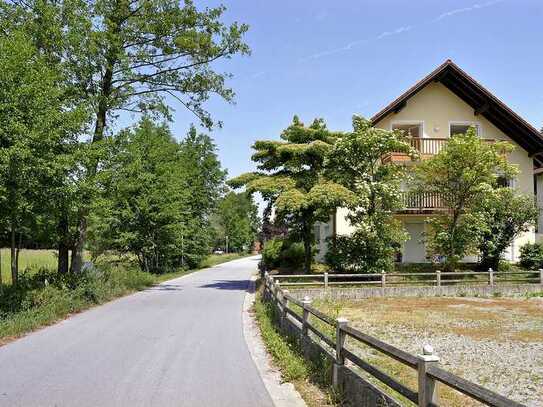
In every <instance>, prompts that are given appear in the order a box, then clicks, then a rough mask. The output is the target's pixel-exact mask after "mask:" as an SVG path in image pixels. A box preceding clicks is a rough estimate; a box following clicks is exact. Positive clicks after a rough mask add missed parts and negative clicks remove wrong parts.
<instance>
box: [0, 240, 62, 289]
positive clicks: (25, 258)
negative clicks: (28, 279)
mask: <svg viewBox="0 0 543 407" xmlns="http://www.w3.org/2000/svg"><path fill="white" fill-rule="evenodd" d="M0 257H1V259H0V266H1V268H2V282H3V283H4V284H11V265H10V262H11V257H10V254H9V249H8V248H4V249H0ZM57 264H58V261H57V254H56V251H55V250H28V249H22V250H21V252H20V253H19V272H24V271H25V270H29V272H33V271H37V270H39V269H40V268H47V269H51V270H54V269H56V268H57Z"/></svg>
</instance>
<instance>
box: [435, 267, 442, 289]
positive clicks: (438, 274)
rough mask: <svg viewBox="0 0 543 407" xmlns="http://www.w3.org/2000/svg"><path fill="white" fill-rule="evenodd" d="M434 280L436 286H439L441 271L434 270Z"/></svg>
mask: <svg viewBox="0 0 543 407" xmlns="http://www.w3.org/2000/svg"><path fill="white" fill-rule="evenodd" d="M436 282H437V286H438V287H441V271H440V270H436Z"/></svg>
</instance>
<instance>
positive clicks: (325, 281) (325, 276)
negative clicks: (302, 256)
mask: <svg viewBox="0 0 543 407" xmlns="http://www.w3.org/2000/svg"><path fill="white" fill-rule="evenodd" d="M324 289H325V290H328V272H327V271H325V272H324Z"/></svg>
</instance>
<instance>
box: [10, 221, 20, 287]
mask: <svg viewBox="0 0 543 407" xmlns="http://www.w3.org/2000/svg"><path fill="white" fill-rule="evenodd" d="M10 228H11V231H10V233H11V245H10V260H11V284H13V285H16V284H17V280H18V277H19V265H18V263H17V255H16V240H15V219H14V218H13V217H12V218H11V225H10Z"/></svg>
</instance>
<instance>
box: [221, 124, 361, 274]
mask: <svg viewBox="0 0 543 407" xmlns="http://www.w3.org/2000/svg"><path fill="white" fill-rule="evenodd" d="M340 136H341V133H337V132H332V131H330V130H328V129H327V128H326V125H325V124H324V121H323V120H322V119H316V120H314V121H313V123H312V124H311V125H309V126H305V125H304V124H303V123H302V122H301V121H300V120H299V119H298V117H296V116H295V117H294V120H293V122H292V124H291V125H290V126H289V127H287V128H286V129H285V130H284V131H283V132H282V133H281V140H280V141H276V140H269V141H268V140H266V141H257V142H256V143H255V144H254V145H253V149H254V150H255V151H256V152H255V153H254V154H253V157H252V159H253V161H255V162H256V163H258V170H259V171H257V172H252V173H247V174H243V175H241V176H239V177H237V178H234V179H233V180H231V181H230V185H232V186H234V187H241V186H245V187H246V190H247V191H248V192H250V193H253V192H261V193H262V194H263V196H264V197H266V198H267V199H269V200H271V201H272V202H273V204H274V206H275V209H276V215H277V216H278V217H282V218H284V219H286V220H287V222H288V224H289V225H290V226H291V228H292V229H293V231H294V232H295V233H297V234H298V235H299V236H300V237H301V240H302V241H303V243H304V255H305V260H304V272H306V273H309V271H310V269H311V262H312V257H313V256H312V250H311V245H312V241H313V226H314V224H315V222H317V221H328V220H329V219H330V214H331V211H332V210H333V209H334V208H336V207H338V206H340V205H343V204H346V203H349V202H351V201H352V200H353V199H354V196H353V193H352V192H351V191H350V190H349V189H347V188H346V187H344V186H342V185H340V184H338V183H336V182H333V181H330V180H329V179H327V178H326V177H325V174H324V170H325V159H326V154H327V153H328V152H329V151H330V149H331V148H332V146H333V144H334V142H335V141H336V140H337V139H338V138H339V137H340Z"/></svg>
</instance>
